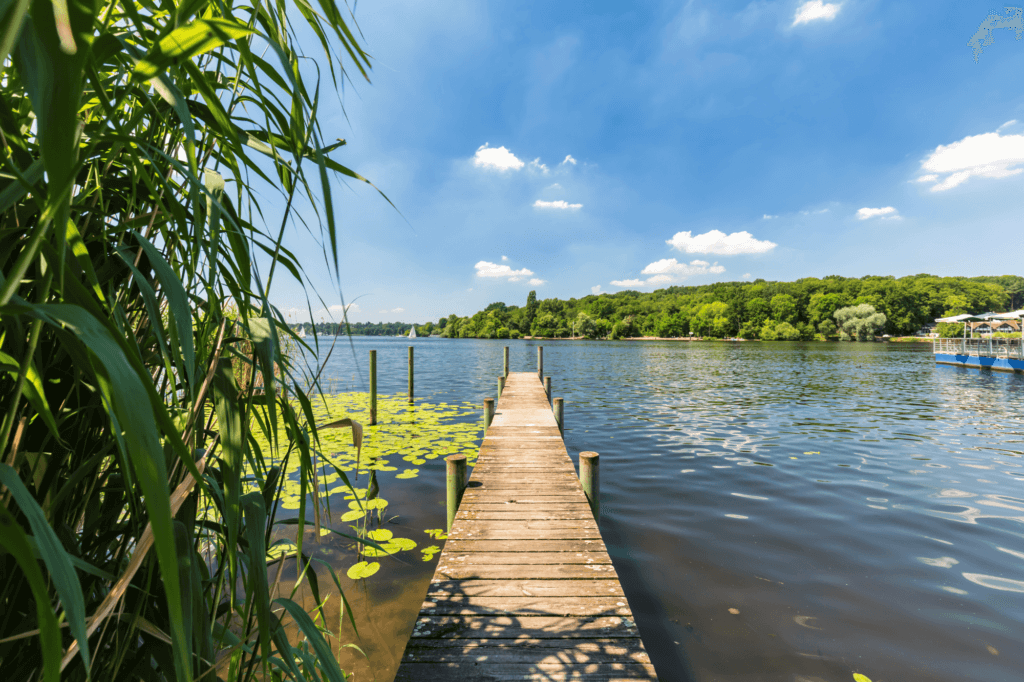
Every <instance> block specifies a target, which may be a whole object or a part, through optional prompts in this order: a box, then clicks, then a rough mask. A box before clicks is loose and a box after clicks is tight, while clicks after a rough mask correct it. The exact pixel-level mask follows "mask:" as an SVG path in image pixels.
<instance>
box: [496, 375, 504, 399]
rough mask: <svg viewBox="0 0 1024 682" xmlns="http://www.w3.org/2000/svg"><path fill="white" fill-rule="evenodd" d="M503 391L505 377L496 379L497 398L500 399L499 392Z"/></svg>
mask: <svg viewBox="0 0 1024 682" xmlns="http://www.w3.org/2000/svg"><path fill="white" fill-rule="evenodd" d="M504 390H505V377H498V397H499V398H500V397H501V392H502V391H504Z"/></svg>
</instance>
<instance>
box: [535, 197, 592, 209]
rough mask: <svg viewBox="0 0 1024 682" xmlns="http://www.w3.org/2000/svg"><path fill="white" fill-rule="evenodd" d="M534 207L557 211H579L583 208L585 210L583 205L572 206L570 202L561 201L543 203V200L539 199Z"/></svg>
mask: <svg viewBox="0 0 1024 682" xmlns="http://www.w3.org/2000/svg"><path fill="white" fill-rule="evenodd" d="M533 207H534V208H542V209H557V210H559V211H578V210H580V209H581V208H583V204H570V203H569V202H567V201H563V200H561V199H559V200H557V201H543V200H541V199H537V201H535V202H533Z"/></svg>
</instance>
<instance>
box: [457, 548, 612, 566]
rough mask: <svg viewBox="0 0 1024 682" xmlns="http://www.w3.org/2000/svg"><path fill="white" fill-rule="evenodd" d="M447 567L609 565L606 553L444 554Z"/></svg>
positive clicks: (610, 561)
mask: <svg viewBox="0 0 1024 682" xmlns="http://www.w3.org/2000/svg"><path fill="white" fill-rule="evenodd" d="M445 554H446V555H447V557H446V561H447V562H448V565H449V566H450V565H452V564H464V565H467V566H469V565H474V566H481V565H487V564H494V565H497V566H504V565H508V564H611V563H612V560H611V559H610V558H609V557H608V554H607V553H606V552H603V551H602V552H450V551H449V552H445Z"/></svg>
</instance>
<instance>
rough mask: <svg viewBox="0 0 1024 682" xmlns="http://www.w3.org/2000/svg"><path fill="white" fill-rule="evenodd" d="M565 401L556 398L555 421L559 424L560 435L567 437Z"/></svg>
mask: <svg viewBox="0 0 1024 682" xmlns="http://www.w3.org/2000/svg"><path fill="white" fill-rule="evenodd" d="M564 417H565V401H564V400H563V399H562V398H555V421H556V422H558V435H559V436H562V437H563V438H564V437H565V419H564Z"/></svg>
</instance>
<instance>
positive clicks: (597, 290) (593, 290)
mask: <svg viewBox="0 0 1024 682" xmlns="http://www.w3.org/2000/svg"><path fill="white" fill-rule="evenodd" d="M590 293H592V294H593V295H594V296H597V295H598V294H599V293H601V285H600V284H598V285H596V286H592V287H590Z"/></svg>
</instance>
